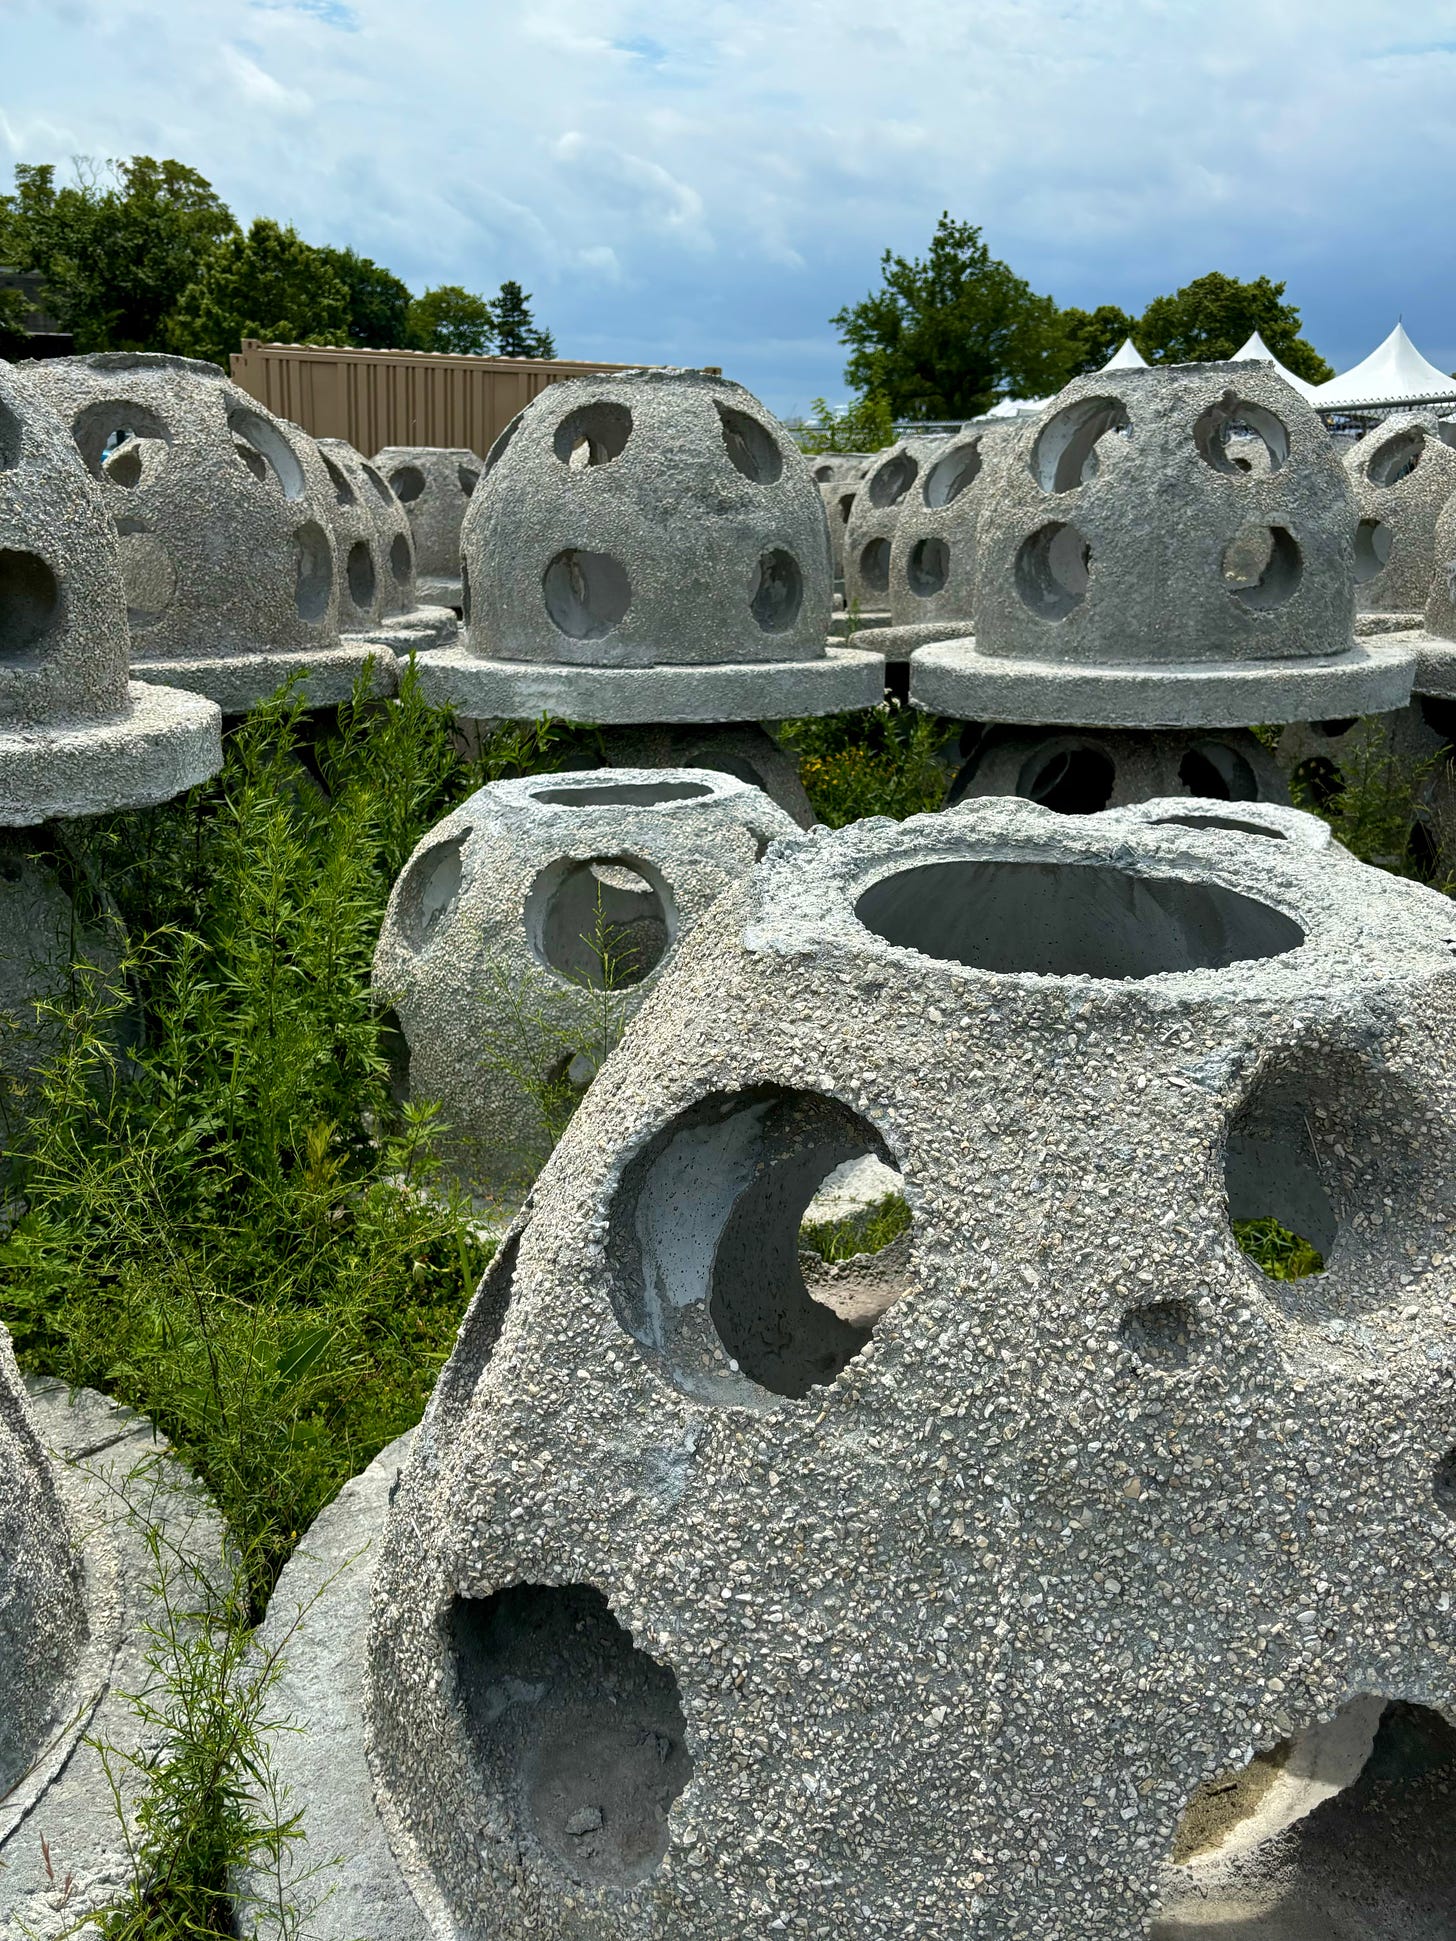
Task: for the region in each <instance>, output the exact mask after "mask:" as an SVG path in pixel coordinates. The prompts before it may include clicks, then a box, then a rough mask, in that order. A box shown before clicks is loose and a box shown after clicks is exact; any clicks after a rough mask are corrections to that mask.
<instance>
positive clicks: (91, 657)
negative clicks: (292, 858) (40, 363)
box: [0, 364, 222, 827]
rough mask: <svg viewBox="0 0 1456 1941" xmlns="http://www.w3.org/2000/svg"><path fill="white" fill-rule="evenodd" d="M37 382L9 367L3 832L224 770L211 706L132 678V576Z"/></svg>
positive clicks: (3, 426) (138, 801) (3, 492)
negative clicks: (128, 588) (127, 584)
mask: <svg viewBox="0 0 1456 1941" xmlns="http://www.w3.org/2000/svg"><path fill="white" fill-rule="evenodd" d="M38 368H39V367H33V369H38ZM33 369H32V370H28V371H24V372H22V371H20V370H18V369H15V368H13V367H11V366H10V365H6V364H0V827H6V826H9V827H17V826H21V825H29V824H33V823H38V822H45V821H49V820H50V819H52V818H53V817H56V816H80V815H94V814H96V813H98V812H99V811H101V810H103V809H118V808H131V807H135V806H140V805H145V804H150V803H153V802H161V801H165V800H166V799H167V797H169V796H171V795H175V794H177V793H178V792H179V791H180V790H182V789H185V788H189V787H191V785H192V784H193V783H194V782H200V781H202V780H203V779H204V778H205V777H207V776H208V775H211V774H212V773H213V772H214V771H215V770H216V769H217V767H218V766H219V765H220V763H221V761H222V743H221V725H222V724H221V719H220V717H219V715H218V711H217V709H216V708H215V707H212V706H210V705H209V704H208V703H207V702H205V701H199V700H197V699H196V698H195V697H194V696H193V695H190V694H184V693H180V692H178V691H177V689H175V688H172V687H155V686H148V685H145V684H143V683H141V682H138V681H132V680H130V679H129V678H128V674H127V649H128V632H127V608H126V594H125V592H124V591H123V574H124V564H125V563H124V560H123V558H122V556H121V554H120V552H119V550H118V542H117V537H116V534H115V532H114V530H113V529H112V525H111V521H110V519H109V518H108V516H107V512H106V507H105V505H104V504H103V500H102V493H101V489H100V488H99V487H98V486H97V484H96V483H95V481H94V480H93V479H91V478H90V477H88V475H87V472H86V468H85V466H84V465H83V464H82V462H81V459H80V457H79V455H78V453H77V451H76V447H75V446H74V444H73V443H72V441H71V439H70V438H69V437H68V435H67V431H66V427H65V426H64V425H63V424H62V423H61V422H60V421H59V420H58V419H57V418H56V416H55V415H54V413H53V411H52V410H51V409H50V408H49V402H48V399H47V397H46V395H45V394H44V393H43V390H42V388H41V387H40V386H39V385H38V384H37V382H36V380H35V377H34V375H33Z"/></svg>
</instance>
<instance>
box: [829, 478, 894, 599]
mask: <svg viewBox="0 0 1456 1941" xmlns="http://www.w3.org/2000/svg"><path fill="white" fill-rule="evenodd" d="M834 510H835V512H836V514H837V515H838V518H839V523H840V525H842V526H847V525H848V524H849V515H850V513H851V512H853V511H854V494H853V492H841V493H840V495H839V497H838V498H837V499H836V500H835V502H834ZM886 584H888V582H886Z"/></svg>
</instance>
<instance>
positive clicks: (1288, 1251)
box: [1233, 1220, 1325, 1281]
mask: <svg viewBox="0 0 1456 1941" xmlns="http://www.w3.org/2000/svg"><path fill="white" fill-rule="evenodd" d="M1233 1224H1234V1239H1235V1240H1236V1241H1237V1242H1238V1245H1239V1249H1240V1251H1241V1252H1243V1253H1245V1254H1247V1255H1248V1257H1249V1259H1250V1260H1252V1261H1253V1263H1254V1265H1255V1266H1256V1267H1257V1268H1259V1270H1260V1271H1261V1272H1262V1273H1265V1274H1267V1275H1268V1276H1269V1278H1270V1280H1271V1281H1297V1280H1303V1279H1304V1277H1305V1275H1306V1274H1322V1273H1323V1272H1324V1267H1325V1260H1324V1255H1323V1254H1322V1253H1320V1252H1319V1251H1318V1249H1317V1248H1315V1247H1313V1246H1311V1244H1310V1243H1309V1241H1308V1240H1306V1239H1305V1238H1304V1237H1303V1235H1302V1234H1298V1233H1294V1232H1292V1231H1291V1230H1290V1228H1288V1227H1284V1226H1281V1225H1280V1224H1279V1222H1278V1221H1277V1220H1235V1221H1234V1223H1233Z"/></svg>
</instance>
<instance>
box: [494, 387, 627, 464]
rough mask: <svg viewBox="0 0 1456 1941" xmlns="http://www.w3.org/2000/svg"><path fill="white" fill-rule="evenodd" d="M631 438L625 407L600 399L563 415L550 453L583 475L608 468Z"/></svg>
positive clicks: (619, 455) (581, 405)
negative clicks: (600, 466)
mask: <svg viewBox="0 0 1456 1941" xmlns="http://www.w3.org/2000/svg"><path fill="white" fill-rule="evenodd" d="M631 436H632V413H631V412H630V411H629V410H628V409H627V407H626V405H625V404H616V403H613V402H612V401H611V400H610V399H607V398H600V399H598V400H597V401H596V403H594V404H580V405H578V406H577V407H576V409H575V410H574V411H568V412H567V414H566V416H565V417H564V418H563V419H562V420H561V423H560V424H559V425H558V426H557V427H556V435H555V437H554V438H553V439H552V441H551V449H552V450H553V451H554V452H555V453H556V456H557V457H558V458H559V459H560V460H561V462H562V464H563V465H569V466H570V467H571V469H572V470H573V471H574V472H583V471H586V470H588V469H589V468H590V467H592V466H595V465H610V464H611V462H612V460H613V459H614V458H620V457H621V455H622V453H623V452H624V451H625V450H626V449H627V440H628V439H629V438H630V437H631ZM461 470H462V472H463V470H464V467H463V466H462V468H461Z"/></svg>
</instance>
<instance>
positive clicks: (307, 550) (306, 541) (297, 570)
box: [293, 519, 334, 621]
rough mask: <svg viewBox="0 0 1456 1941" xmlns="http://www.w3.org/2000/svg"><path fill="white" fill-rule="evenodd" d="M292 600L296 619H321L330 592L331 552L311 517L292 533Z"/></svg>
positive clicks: (332, 566)
mask: <svg viewBox="0 0 1456 1941" xmlns="http://www.w3.org/2000/svg"><path fill="white" fill-rule="evenodd" d="M293 552H294V588H293V596H294V603H295V605H296V606H297V608H298V617H299V619H300V620H308V621H314V620H322V619H324V618H326V616H327V614H328V611H329V596H330V595H331V593H332V592H333V581H334V555H333V549H332V547H331V546H330V545H329V541H328V535H327V534H326V533H325V532H324V529H323V527H322V526H320V525H318V524H316V523H315V521H313V520H312V519H310V520H308V521H307V523H306V524H304V525H302V526H300V527H299V529H298V531H297V532H296V533H295V534H294V535H293Z"/></svg>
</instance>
